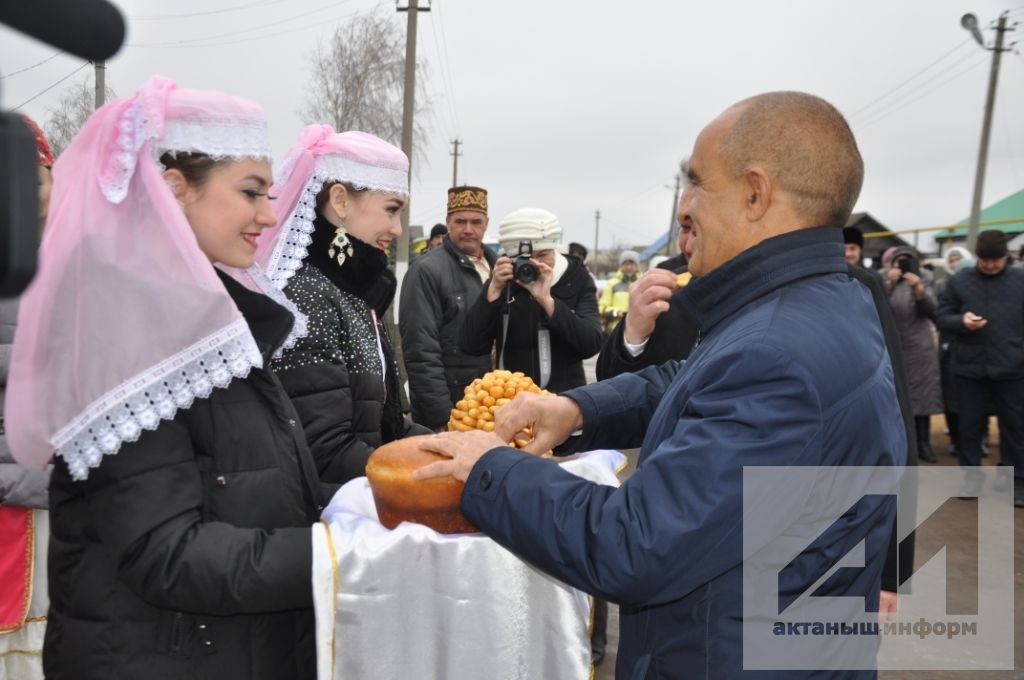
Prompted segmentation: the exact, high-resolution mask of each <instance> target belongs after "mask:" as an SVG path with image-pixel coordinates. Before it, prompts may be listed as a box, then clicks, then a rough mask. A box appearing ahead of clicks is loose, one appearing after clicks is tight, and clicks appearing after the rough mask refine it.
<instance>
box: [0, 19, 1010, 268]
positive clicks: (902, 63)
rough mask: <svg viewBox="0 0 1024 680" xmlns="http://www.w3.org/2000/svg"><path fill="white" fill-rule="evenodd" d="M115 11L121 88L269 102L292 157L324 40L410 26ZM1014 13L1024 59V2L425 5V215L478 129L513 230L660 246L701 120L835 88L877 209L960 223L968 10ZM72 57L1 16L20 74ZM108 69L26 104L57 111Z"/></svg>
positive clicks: (33, 79)
mask: <svg viewBox="0 0 1024 680" xmlns="http://www.w3.org/2000/svg"><path fill="white" fill-rule="evenodd" d="M420 1H421V3H424V2H426V0H420ZM115 4H116V5H118V6H119V7H120V8H121V9H122V11H123V12H124V14H125V15H126V16H127V18H128V38H127V41H126V42H127V45H126V46H125V47H124V48H123V49H122V51H121V52H120V53H119V54H118V55H117V56H116V57H115V58H114V59H112V60H111V61H110V62H109V63H108V71H107V78H108V84H109V85H110V86H112V87H113V88H114V89H115V90H116V91H117V93H118V94H119V95H121V96H125V95H129V94H131V93H132V92H133V91H134V90H135V89H136V88H137V87H138V86H139V85H140V84H141V83H142V82H143V81H144V80H145V79H146V78H147V77H148V76H149V75H151V74H153V73H160V74H163V75H165V76H168V77H171V78H173V79H175V80H176V81H178V83H179V84H181V85H182V86H187V87H197V88H215V89H221V90H225V91H228V92H231V93H233V94H238V95H242V96H246V97H249V98H251V99H254V100H256V101H258V102H260V103H261V104H262V105H263V106H264V107H266V109H267V113H268V116H269V119H270V124H271V134H272V138H273V147H274V151H275V154H276V156H277V158H278V159H280V157H281V156H282V155H283V154H284V152H285V150H286V149H287V148H288V146H289V145H290V144H291V142H292V141H293V139H295V138H296V137H297V135H298V133H299V131H300V129H301V126H302V120H301V119H300V118H299V115H298V109H299V107H300V104H301V101H302V99H303V97H304V96H305V90H304V87H305V83H306V82H307V81H308V66H307V63H308V53H309V51H310V50H311V49H312V48H313V46H314V45H315V44H316V43H317V41H319V40H326V39H327V37H328V36H329V35H330V34H331V33H332V31H333V29H334V27H335V26H337V25H338V24H339V23H340V22H344V21H345V20H346V18H347V17H350V16H351V15H353V14H354V13H357V12H361V11H365V10H367V9H369V8H372V7H374V6H382V7H384V8H385V9H386V10H387V11H388V13H393V15H394V21H395V23H396V25H397V26H399V27H400V28H401V30H402V31H403V32H404V25H405V24H404V22H405V14H404V13H403V14H399V13H395V12H394V4H393V3H389V2H385V3H384V4H383V5H380V3H377V2H372V1H369V0H342V1H341V2H329V1H328V0H258V1H253V0H178V1H177V2H175V3H173V4H171V3H157V2H143V1H141V0H125V1H124V2H115ZM402 4H403V6H404V5H405V0H402ZM1004 10H1010V11H1011V15H1010V18H1011V21H1012V20H1017V21H1019V22H1020V24H1019V25H1018V27H1017V30H1016V31H1015V32H1012V33H1008V34H1007V35H1008V41H1013V40H1020V41H1021V43H1020V45H1018V51H1019V52H1021V53H1024V0H1002V1H999V0H963V1H960V0H901V1H899V2H896V1H894V0H886V1H885V2H882V1H880V0H860V1H859V2H851V1H850V0H845V1H844V2H837V1H832V0H787V1H785V2H783V1H782V0H776V1H775V2H764V1H763V0H733V1H726V0H715V1H712V0H706V1H705V2H688V1H682V2H680V1H672V2H669V1H663V0H658V1H648V2H640V1H638V2H632V3H626V2H606V1H604V0H592V1H591V2H554V1H553V0H519V1H518V2H499V1H498V0H434V2H433V9H432V11H431V12H429V13H421V14H420V15H419V17H420V28H419V42H418V61H419V62H421V63H424V64H425V65H426V68H427V70H428V80H427V91H428V93H429V97H430V99H431V101H432V103H433V116H432V119H431V120H430V121H429V130H430V134H429V139H428V140H426V142H425V143H426V144H427V149H426V151H427V153H426V157H427V159H428V160H427V162H426V163H425V164H424V165H423V166H422V167H420V168H418V171H417V175H416V178H415V181H414V183H413V193H412V206H411V219H412V222H413V223H414V224H417V223H419V224H425V225H427V227H428V228H429V225H431V224H433V223H434V222H436V221H439V220H442V219H443V217H444V205H445V191H446V189H447V187H448V186H449V184H450V182H451V175H452V167H451V156H450V155H449V151H450V148H451V147H450V144H449V141H450V140H451V139H454V138H455V137H456V136H458V137H459V138H461V139H462V140H463V142H464V155H463V156H462V158H461V159H460V164H459V179H460V181H463V182H467V183H473V184H478V185H480V186H483V187H486V188H487V189H488V190H489V192H490V197H491V217H492V231H496V228H497V222H498V220H499V219H500V217H501V215H503V214H505V213H507V212H510V211H511V210H514V209H516V208H519V207H526V206H529V207H541V208H547V209H548V210H551V211H553V212H554V213H556V214H557V215H558V216H559V218H560V220H561V223H562V226H563V230H564V237H563V239H564V240H565V241H570V240H579V241H582V242H583V243H584V244H585V245H587V247H592V246H593V243H594V211H595V210H597V209H600V210H601V214H602V221H601V229H600V243H601V247H602V248H605V247H610V246H612V244H613V243H621V244H625V243H628V244H643V243H646V242H649V241H651V240H653V239H654V238H656V237H657V236H658V235H659V234H661V233H662V232H663V231H664V230H665V229H666V228H667V226H668V222H669V220H670V217H671V214H672V183H673V178H674V174H675V171H676V168H677V166H678V163H679V161H680V160H681V159H682V158H684V157H685V156H687V155H688V153H689V150H690V149H691V147H692V145H693V140H694V138H695V137H696V135H697V133H698V132H699V131H700V129H701V128H702V127H703V126H704V125H705V124H706V123H708V122H709V121H710V120H711V119H712V118H714V117H715V116H716V115H717V114H718V113H719V112H720V111H721V110H722V109H724V108H726V107H727V106H728V105H729V104H731V103H733V102H735V101H737V100H739V99H742V98H744V97H747V96H750V95H752V94H756V93H758V92H763V91H768V90H779V89H797V90H804V91H808V92H812V93H814V94H818V95H820V96H822V97H825V98H826V99H828V100H830V101H831V102H833V103H834V104H835V105H836V106H838V107H839V109H840V110H841V111H843V112H844V113H845V114H846V115H847V116H848V117H849V118H850V120H851V123H852V125H853V128H854V131H855V133H856V134H857V138H858V140H859V143H860V148H861V152H862V153H863V155H864V159H865V163H866V170H867V176H866V179H865V184H864V190H863V192H862V193H861V198H860V202H859V203H858V206H857V209H858V210H866V211H868V212H870V213H871V214H872V215H874V216H875V217H876V218H877V219H878V220H880V221H881V222H882V223H884V224H886V225H887V226H889V227H890V228H894V229H909V228H914V227H923V226H938V225H944V224H949V223H952V222H956V221H958V220H960V219H963V218H964V217H966V216H967V214H968V212H969V210H970V202H971V194H972V189H973V181H974V171H975V164H976V161H977V153H978V142H979V137H980V131H981V122H982V112H983V110H984V100H985V91H986V86H987V80H988V72H989V64H990V58H991V53H990V52H987V51H985V50H983V49H981V48H980V47H979V46H978V45H977V44H976V43H975V42H974V41H973V40H971V38H970V36H969V34H968V33H967V32H966V31H965V30H963V29H962V28H961V27H960V17H961V15H963V14H964V13H965V12H973V13H975V14H976V15H977V16H978V19H979V23H980V25H981V26H982V27H983V28H984V27H987V26H988V25H989V24H990V22H993V21H994V20H995V19H996V18H997V17H998V15H999V13H1000V12H1002V11H1004ZM182 15H187V16H182ZM985 36H986V39H987V40H989V41H991V40H992V39H993V37H994V31H991V30H986V31H985ZM54 53H55V50H54V49H53V48H51V47H49V46H47V45H44V44H41V43H39V42H36V41H34V40H32V39H30V38H26V37H23V36H22V35H21V34H19V33H16V32H14V31H11V30H9V29H7V28H4V27H0V72H2V74H3V75H5V76H7V74H12V73H13V72H14V71H17V70H19V69H23V68H26V67H29V66H32V65H34V64H36V63H38V62H40V61H42V60H44V59H47V58H48V57H50V56H51V55H53V54H54ZM81 63H82V62H81V60H79V59H76V58H74V57H70V56H67V55H60V56H57V57H55V58H53V59H51V60H49V61H47V62H46V63H44V64H42V65H40V66H38V67H36V68H32V69H30V70H27V71H25V72H23V73H19V74H14V75H10V76H9V77H5V78H4V79H3V80H2V81H0V102H2V105H3V108H5V109H9V108H12V107H15V106H18V105H19V104H21V103H22V102H24V101H25V100H28V99H29V98H31V97H33V96H35V95H37V94H38V93H40V92H41V91H42V90H44V89H45V88H47V87H49V86H51V85H53V84H54V83H56V82H57V81H58V80H60V79H61V78H63V77H65V76H67V75H68V74H69V73H71V72H72V71H73V70H74V69H76V68H77V67H78V66H79V65H80V64H81ZM88 70H89V69H88V68H87V69H83V70H82V71H80V72H79V73H77V74H76V75H75V76H73V77H72V79H70V80H68V81H65V83H63V84H61V85H57V86H56V87H54V88H53V89H52V90H50V91H49V92H46V93H45V94H43V95H41V96H39V97H37V98H36V99H34V100H33V101H31V102H29V103H28V104H26V105H25V106H24V107H23V109H22V110H23V111H24V112H26V113H28V114H29V115H31V116H32V117H34V118H36V119H37V120H39V121H40V123H42V122H44V121H45V119H46V118H47V108H48V107H50V106H53V105H54V104H55V103H56V102H57V100H58V99H59V96H60V94H61V91H62V89H63V87H64V85H66V84H68V83H70V82H72V80H73V79H75V78H82V77H84V76H85V75H86V73H87V71H88ZM370 132H373V131H372V130H371V131H370ZM418 141H419V142H420V143H424V140H418ZM1021 188H1024V57H1022V56H1021V54H1012V53H1007V54H1004V56H1003V65H1002V69H1001V73H1000V79H999V90H998V96H997V101H996V114H995V121H994V127H993V135H992V147H991V152H990V155H989V165H988V174H987V181H986V190H985V196H984V203H985V204H989V203H992V202H994V201H996V200H998V199H1001V198H1003V197H1005V196H1007V195H1009V194H1011V193H1013V192H1015V191H1017V190H1020V189H1021Z"/></svg>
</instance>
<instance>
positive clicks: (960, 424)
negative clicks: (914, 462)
mask: <svg viewBox="0 0 1024 680" xmlns="http://www.w3.org/2000/svg"><path fill="white" fill-rule="evenodd" d="M844 240H845V242H846V256H847V261H848V262H850V263H852V264H860V263H862V261H863V247H864V235H863V234H862V233H861V232H860V230H858V229H857V228H856V227H847V228H846V229H845V230H844ZM1009 241H1010V237H1009V236H1008V235H1007V234H1004V233H1003V232H1001V231H999V230H995V229H990V230H984V231H982V232H980V233H979V234H978V238H977V244H976V248H975V252H974V253H972V252H971V251H970V250H968V249H967V248H965V247H963V246H949V247H947V248H946V250H945V253H944V256H943V258H942V259H941V261H940V263H939V264H938V266H933V265H931V264H929V263H926V262H924V261H923V260H922V257H921V254H920V252H918V251H917V250H916V249H915V248H913V247H911V246H906V245H901V246H893V247H890V248H888V249H886V250H884V251H883V252H882V253H881V258H880V264H881V267H880V268H879V269H878V270H875V271H877V272H878V275H879V276H880V278H881V280H882V281H883V282H884V284H885V288H886V291H887V293H888V299H889V303H890V308H891V310H892V312H893V315H894V317H895V319H896V322H897V327H898V330H899V337H900V344H901V347H902V350H903V353H904V356H905V358H906V362H907V382H908V387H909V394H910V401H911V406H912V410H913V416H914V425H915V435H916V439H917V451H918V457H919V459H920V460H923V461H925V462H928V463H936V462H938V456H937V454H936V453H935V450H934V449H933V447H932V441H931V440H932V437H931V417H932V416H933V415H936V414H940V413H941V414H944V420H945V427H946V431H947V434H948V443H949V452H950V454H951V455H953V456H954V457H956V458H957V460H958V462H959V463H960V464H961V465H963V466H964V467H965V468H966V469H967V470H968V472H967V473H966V478H965V480H964V485H963V490H962V496H963V497H965V498H974V497H976V496H977V494H978V492H979V490H980V487H981V484H982V475H981V474H980V472H979V471H978V470H977V466H979V465H980V464H981V461H982V459H983V458H986V457H988V455H989V453H988V449H989V419H990V417H991V416H993V415H994V416H996V418H997V424H998V432H999V455H1000V457H999V461H998V463H999V465H998V472H997V473H996V478H995V480H994V482H993V486H994V488H995V489H996V490H999V491H1006V490H1008V489H1009V488H1010V487H1011V486H1012V487H1013V490H1014V491H1013V493H1014V504H1015V505H1016V506H1018V507H1022V506H1024V486H1022V485H1024V470H1022V467H1024V455H1022V454H1024V448H1022V447H1024V392H1022V391H1021V390H1022V389H1024V382H1022V379H1024V358H1022V348H1024V283H1022V282H1024V261H1022V260H1020V259H1018V260H1017V261H1016V262H1015V261H1014V259H1013V257H1012V256H1011V254H1010V250H1009V247H1008V242H1009ZM1022 251H1024V249H1022Z"/></svg>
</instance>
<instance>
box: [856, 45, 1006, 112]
mask: <svg viewBox="0 0 1024 680" xmlns="http://www.w3.org/2000/svg"><path fill="white" fill-rule="evenodd" d="M986 61H988V59H987V55H982V58H981V59H976V60H975V61H974V62H973V63H972V64H970V65H968V67H967V68H965V69H962V70H960V71H958V72H956V73H954V74H953V75H952V76H950V77H949V78H946V79H945V80H943V81H942V82H941V83H939V84H937V85H936V86H935V87H932V88H930V89H928V90H925V91H924V92H922V93H921V94H920V95H918V96H917V97H914V98H913V99H909V100H907V101H905V102H903V103H902V104H900V105H898V106H896V107H895V108H891V109H889V110H887V111H885V112H883V113H881V114H880V115H878V116H876V117H871V116H868V117H867V118H866V119H864V120H862V121H861V122H859V123H856V124H854V127H856V128H857V129H863V128H865V127H868V126H869V125H874V124H875V123H877V122H878V121H880V120H882V119H884V118H888V117H889V116H890V115H892V114H894V113H896V112H897V111H899V110H901V109H904V108H906V107H907V106H909V105H910V104H913V103H915V102H918V101H920V100H921V99H923V98H924V97H927V96H928V95H929V94H931V93H932V92H934V91H935V90H938V89H940V88H942V87H944V86H946V85H948V84H949V83H951V82H953V81H954V80H956V79H957V78H960V77H961V76H963V75H965V74H967V73H970V72H971V71H973V70H975V69H976V68H978V67H979V66H981V65H983V64H984V63H985V62H986Z"/></svg>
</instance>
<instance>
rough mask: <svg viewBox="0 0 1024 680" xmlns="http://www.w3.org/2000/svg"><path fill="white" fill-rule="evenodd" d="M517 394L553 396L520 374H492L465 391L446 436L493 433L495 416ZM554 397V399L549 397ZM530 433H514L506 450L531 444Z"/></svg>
mask: <svg viewBox="0 0 1024 680" xmlns="http://www.w3.org/2000/svg"><path fill="white" fill-rule="evenodd" d="M520 392H535V393H537V394H546V395H552V393H551V392H548V391H547V390H542V389H541V388H540V387H538V386H537V385H536V383H534V382H533V379H531V378H530V376H528V375H524V374H523V372H522V371H516V372H515V373H513V372H511V371H491V372H489V373H485V374H484V376H483V377H482V378H477V379H476V380H474V381H473V382H471V383H470V384H469V385H467V386H466V389H465V397H464V398H463V399H461V400H459V401H458V402H457V403H456V404H455V408H453V409H452V412H451V417H450V418H449V419H448V431H449V432H469V431H470V430H483V431H484V432H493V431H494V413H495V412H496V411H497V410H498V409H499V408H501V407H502V406H504V405H505V404H507V403H508V402H510V401H512V399H513V398H515V396H516V395H517V394H519V393H520ZM552 396H553V395H552ZM531 439H533V433H532V432H531V431H530V430H529V428H527V429H525V430H523V431H522V432H518V433H516V436H515V437H513V438H512V441H510V442H509V443H508V445H509V446H511V447H513V448H517V449H521V448H523V447H524V446H526V445H527V444H529V443H530V440H531Z"/></svg>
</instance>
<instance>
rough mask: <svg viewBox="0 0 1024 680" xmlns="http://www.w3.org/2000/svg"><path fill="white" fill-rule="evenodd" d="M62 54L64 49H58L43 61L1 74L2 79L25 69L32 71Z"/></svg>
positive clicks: (0, 78)
mask: <svg viewBox="0 0 1024 680" xmlns="http://www.w3.org/2000/svg"><path fill="white" fill-rule="evenodd" d="M62 54H64V51H63V50H60V51H57V52H55V53H54V54H51V55H50V56H48V57H47V58H46V59H43V60H42V61H41V62H39V63H37V64H32V65H31V66H26V67H25V68H22V69H18V70H17V71H13V72H11V73H8V74H6V75H2V76H0V80H4V79H5V78H10V77H11V76H16V75H18V74H19V73H24V72H25V71H31V70H32V69H34V68H36V67H37V66H42V65H43V64H45V63H46V62H48V61H50V60H51V59H55V58H56V57H59V56H60V55H62Z"/></svg>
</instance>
